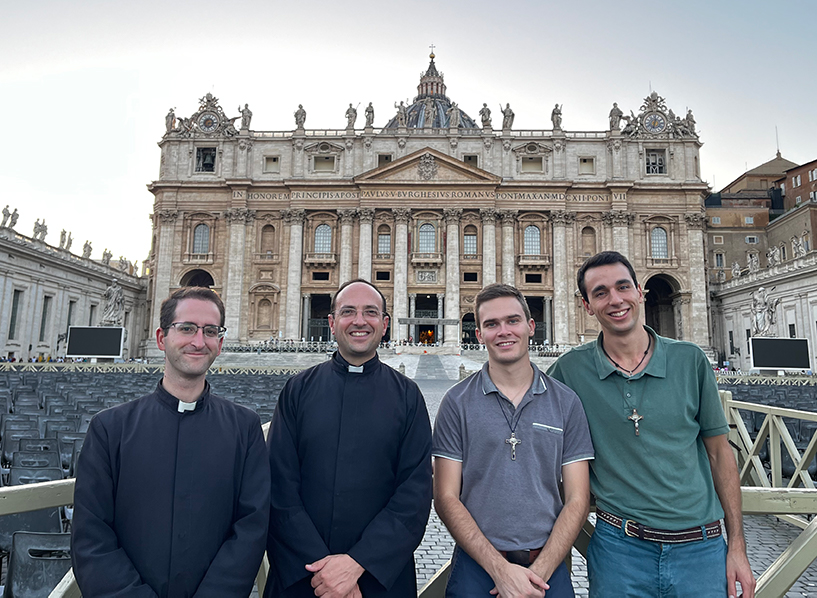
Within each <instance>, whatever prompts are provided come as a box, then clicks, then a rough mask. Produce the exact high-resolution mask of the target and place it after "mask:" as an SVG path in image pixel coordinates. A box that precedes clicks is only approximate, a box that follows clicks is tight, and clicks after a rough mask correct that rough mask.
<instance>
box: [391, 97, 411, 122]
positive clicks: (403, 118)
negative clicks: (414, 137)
mask: <svg viewBox="0 0 817 598" xmlns="http://www.w3.org/2000/svg"><path fill="white" fill-rule="evenodd" d="M394 107H395V108H397V126H398V127H401V128H405V127H406V126H407V123H408V114H407V112H406V105H405V104H403V100H400V105H397V104H396V103H395V104H394Z"/></svg>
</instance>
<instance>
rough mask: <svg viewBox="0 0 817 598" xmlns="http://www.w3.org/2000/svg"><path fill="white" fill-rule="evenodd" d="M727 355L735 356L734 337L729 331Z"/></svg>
mask: <svg viewBox="0 0 817 598" xmlns="http://www.w3.org/2000/svg"><path fill="white" fill-rule="evenodd" d="M729 353H730V354H732V355H734V354H735V336H734V335H733V334H732V331H731V330H730V331H729Z"/></svg>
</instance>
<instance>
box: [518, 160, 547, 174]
mask: <svg viewBox="0 0 817 598" xmlns="http://www.w3.org/2000/svg"><path fill="white" fill-rule="evenodd" d="M521 168H522V172H544V171H545V167H544V161H543V159H542V158H541V157H536V156H523V158H522V164H521Z"/></svg>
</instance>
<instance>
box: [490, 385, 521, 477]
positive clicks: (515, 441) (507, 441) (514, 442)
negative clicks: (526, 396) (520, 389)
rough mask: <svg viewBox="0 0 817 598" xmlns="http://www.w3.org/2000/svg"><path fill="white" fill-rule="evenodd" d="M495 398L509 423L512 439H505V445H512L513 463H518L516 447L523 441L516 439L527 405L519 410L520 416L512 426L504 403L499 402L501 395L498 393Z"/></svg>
mask: <svg viewBox="0 0 817 598" xmlns="http://www.w3.org/2000/svg"><path fill="white" fill-rule="evenodd" d="M495 396H496V404H497V405H499V410H500V411H502V415H503V416H504V417H505V421H506V422H508V428H509V429H510V431H511V437H510V438H506V439H505V444H510V445H511V461H516V445H517V444H522V441H521V440H519V439H518V438H517V437H516V426H518V425H519V418H520V417H522V409H524V408H525V407H527V405H525V407H522V409H520V410H519V415H518V416H517V418H516V423H515V424H513V425H511V420H510V419H508V414H507V413H505V409H503V408H502V403H501V402H500V401H499V393H497V394H496V395H495Z"/></svg>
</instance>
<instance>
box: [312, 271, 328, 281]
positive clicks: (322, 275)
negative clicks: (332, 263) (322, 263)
mask: <svg viewBox="0 0 817 598" xmlns="http://www.w3.org/2000/svg"><path fill="white" fill-rule="evenodd" d="M312 280H329V272H313V273H312Z"/></svg>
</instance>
